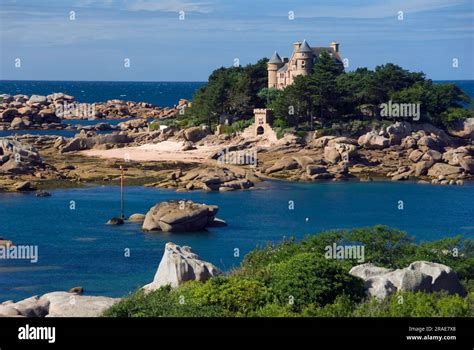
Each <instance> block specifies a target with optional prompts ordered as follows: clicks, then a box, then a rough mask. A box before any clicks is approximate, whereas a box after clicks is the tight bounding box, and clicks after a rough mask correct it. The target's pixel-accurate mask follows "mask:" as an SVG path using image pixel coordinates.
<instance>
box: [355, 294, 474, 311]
mask: <svg viewBox="0 0 474 350" xmlns="http://www.w3.org/2000/svg"><path fill="white" fill-rule="evenodd" d="M353 316H356V317H466V316H474V294H472V293H470V294H469V295H468V296H467V297H466V298H462V297H460V296H459V295H447V294H445V293H431V294H427V293H423V292H417V293H409V292H405V293H398V294H394V295H391V296H390V297H388V298H386V299H384V300H381V301H379V300H376V299H371V300H370V301H368V302H366V303H363V304H360V305H359V306H358V307H357V308H356V310H355V311H354V312H353Z"/></svg>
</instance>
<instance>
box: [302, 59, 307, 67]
mask: <svg viewBox="0 0 474 350" xmlns="http://www.w3.org/2000/svg"><path fill="white" fill-rule="evenodd" d="M305 66H306V61H304V60H303V61H301V67H303V68H304V67H305Z"/></svg>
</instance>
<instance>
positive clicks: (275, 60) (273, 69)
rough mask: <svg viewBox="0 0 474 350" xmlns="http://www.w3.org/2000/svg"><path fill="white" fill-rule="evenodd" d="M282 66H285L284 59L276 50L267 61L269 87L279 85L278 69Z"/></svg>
mask: <svg viewBox="0 0 474 350" xmlns="http://www.w3.org/2000/svg"><path fill="white" fill-rule="evenodd" d="M281 66H283V61H282V60H281V57H280V55H278V53H277V52H276V51H275V52H274V53H273V55H272V57H271V58H270V60H269V61H268V63H267V71H268V88H269V89H270V88H276V87H277V70H278V69H280V68H281Z"/></svg>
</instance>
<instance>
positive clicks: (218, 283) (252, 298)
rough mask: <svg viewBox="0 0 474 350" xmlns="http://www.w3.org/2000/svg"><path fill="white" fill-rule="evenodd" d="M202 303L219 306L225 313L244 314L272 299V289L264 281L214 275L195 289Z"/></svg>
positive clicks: (198, 299) (195, 296) (199, 301)
mask: <svg viewBox="0 0 474 350" xmlns="http://www.w3.org/2000/svg"><path fill="white" fill-rule="evenodd" d="M193 297H194V298H196V300H197V302H198V303H199V304H200V305H214V306H219V307H221V308H222V309H223V310H224V314H227V315H232V314H235V315H238V316H243V315H246V314H248V313H249V312H250V311H254V310H256V309H258V308H261V307H263V306H264V305H266V304H267V303H268V302H270V301H271V300H272V296H271V291H270V290H269V289H268V288H267V287H265V286H264V285H263V283H262V282H260V281H257V280H253V279H248V278H238V277H236V276H231V277H222V276H219V277H214V278H211V279H209V280H208V281H207V282H206V283H205V284H204V285H202V287H200V288H198V289H196V290H195V291H194V294H193Z"/></svg>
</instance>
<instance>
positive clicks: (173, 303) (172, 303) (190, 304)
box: [104, 283, 224, 317]
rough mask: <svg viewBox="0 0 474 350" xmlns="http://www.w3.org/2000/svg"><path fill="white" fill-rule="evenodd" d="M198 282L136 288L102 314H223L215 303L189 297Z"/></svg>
mask: <svg viewBox="0 0 474 350" xmlns="http://www.w3.org/2000/svg"><path fill="white" fill-rule="evenodd" d="M200 286H201V284H200V283H191V284H189V285H188V284H185V285H184V286H182V287H181V288H178V289H176V290H171V288H170V287H169V286H166V287H161V288H160V289H158V290H156V291H153V292H151V293H148V294H145V293H144V291H143V290H138V291H137V292H135V293H133V294H132V295H130V296H128V297H126V298H124V299H123V300H122V301H120V302H119V303H117V304H115V305H113V306H112V307H111V308H109V309H108V310H107V311H105V313H104V316H107V317H218V316H222V315H223V314H224V312H223V310H222V309H221V308H219V307H218V306H216V305H206V304H204V305H202V304H199V303H197V302H196V300H195V299H193V298H192V297H190V295H192V293H191V291H192V290H193V289H195V288H198V287H200Z"/></svg>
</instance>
